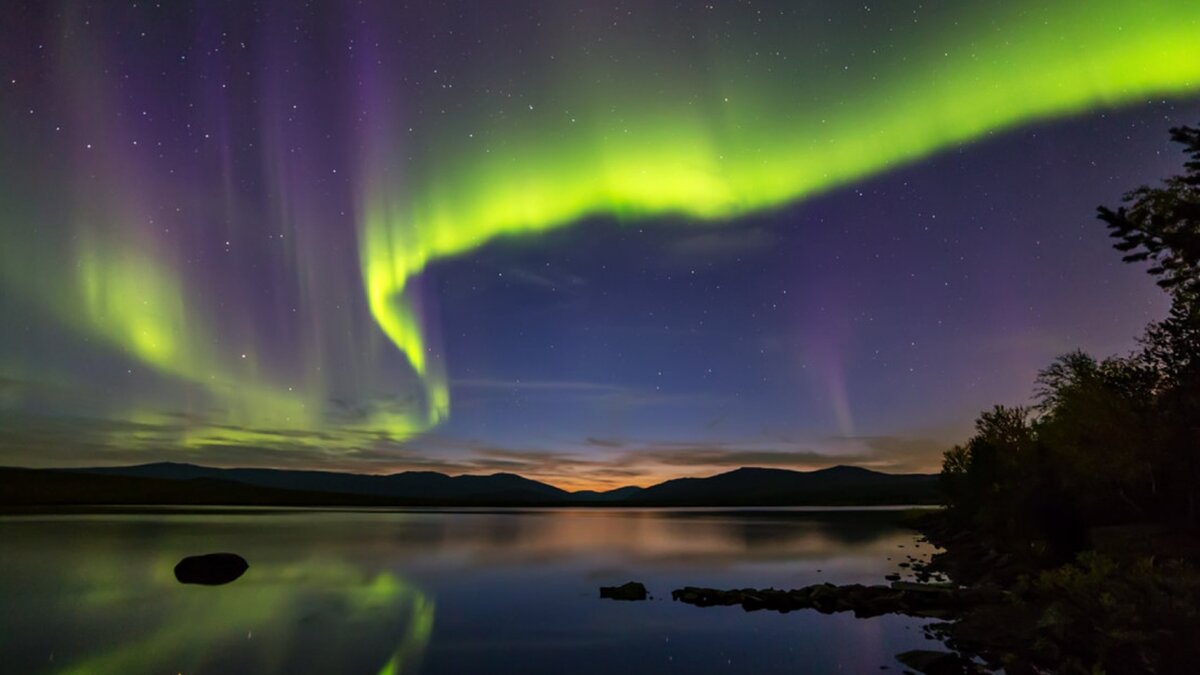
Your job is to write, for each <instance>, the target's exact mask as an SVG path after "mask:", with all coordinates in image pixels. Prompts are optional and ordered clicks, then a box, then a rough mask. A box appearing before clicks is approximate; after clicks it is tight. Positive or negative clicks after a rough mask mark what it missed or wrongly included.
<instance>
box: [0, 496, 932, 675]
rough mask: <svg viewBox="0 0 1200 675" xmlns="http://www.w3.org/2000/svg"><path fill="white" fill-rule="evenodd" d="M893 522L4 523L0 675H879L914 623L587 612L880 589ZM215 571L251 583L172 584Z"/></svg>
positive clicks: (461, 517)
mask: <svg viewBox="0 0 1200 675" xmlns="http://www.w3.org/2000/svg"><path fill="white" fill-rule="evenodd" d="M894 521H895V515H894V514H889V513H867V512H849V513H807V512H784V513H780V512H772V513H745V512H730V511H604V510H560V511H528V512H457V513H449V512H409V513H385V512H360V511H324V512H307V511H238V512H221V511H210V512H170V513H107V514H99V515H95V514H93V515H79V516H20V517H0V541H3V542H4V545H3V546H2V547H0V601H2V604H3V606H4V607H5V608H6V611H5V612H4V613H3V615H2V616H0V658H2V659H3V663H4V664H5V665H4V667H3V668H2V669H3V670H5V672H20V673H31V674H37V673H48V674H49V673H58V674H67V673H72V674H73V673H79V674H83V673H88V674H95V675H107V674H109V673H112V674H117V673H120V674H121V675H126V674H130V673H143V672H145V673H159V672H163V673H165V672H170V673H188V674H195V673H364V674H368V675H373V674H376V673H379V674H385V675H397V674H399V673H411V672H424V673H451V672H468V671H470V672H494V673H507V672H513V673H517V672H521V673H529V672H558V671H559V669H561V668H570V669H572V670H575V671H577V672H584V673H586V672H596V673H603V672H612V671H613V670H621V669H629V668H631V667H633V668H634V669H635V670H638V669H639V668H638V665H639V664H640V666H643V667H642V668H640V669H641V670H644V669H645V666H647V665H648V663H649V662H647V661H637V660H631V659H633V656H631V654H632V652H630V650H631V649H632V650H634V651H635V652H636V653H638V654H641V655H642V658H646V659H652V660H654V662H655V663H656V664H657V665H656V668H657V669H659V670H664V669H665V670H668V671H671V670H674V671H676V672H704V671H707V670H717V669H718V668H717V665H718V661H719V660H720V659H721V658H724V659H726V660H730V659H731V657H730V656H729V655H728V654H727V652H728V653H733V652H737V653H739V654H741V656H740V657H739V658H741V659H743V660H748V661H750V662H753V668H754V671H755V672H772V671H776V672H786V671H789V670H795V667H796V666H797V665H798V662H795V661H794V659H796V658H799V657H797V649H801V653H803V654H804V663H805V664H807V665H806V667H805V668H803V669H807V670H809V671H810V672H822V669H823V668H825V667H828V668H831V669H838V668H843V667H847V666H853V667H848V668H847V669H848V670H850V671H853V670H854V669H855V668H856V667H857V666H860V665H861V666H863V667H867V666H868V665H869V666H870V668H871V669H875V668H878V666H879V665H886V664H888V663H889V662H890V659H891V654H892V653H894V652H895V651H900V650H901V648H904V647H907V648H912V647H913V646H920V642H919V636H918V635H916V633H915V632H914V631H913V630H912V629H913V627H914V625H915V624H914V622H912V621H910V620H899V619H896V618H894V617H893V618H884V619H880V620H870V621H864V622H855V621H853V620H851V621H849V622H847V621H845V620H844V618H838V617H822V616H820V615H816V614H815V613H808V612H800V613H797V614H796V615H793V616H789V617H779V616H775V617H772V618H767V619H764V618H763V617H762V616H759V615H742V614H741V612H740V611H738V612H737V613H736V614H734V613H731V612H723V611H716V612H707V611H705V610H697V609H696V608H692V607H687V606H682V605H678V604H676V603H670V602H654V601H651V602H649V603H615V604H620V605H625V606H622V607H616V606H613V604H614V603H607V604H606V603H601V602H599V601H598V600H596V598H595V594H596V587H597V586H598V585H601V584H606V585H607V584H610V583H622V582H624V581H628V580H629V579H638V580H641V581H644V582H646V583H647V585H648V586H649V587H650V588H651V591H652V593H655V594H656V595H659V596H660V597H661V596H664V595H666V593H667V591H669V590H670V588H673V587H677V586H682V585H687V584H696V585H710V586H723V587H733V586H751V585H752V586H769V585H775V586H779V587H787V586H799V585H806V584H809V583H816V582H819V581H831V582H834V583H851V582H866V583H874V582H878V581H880V578H881V577H882V575H883V574H885V573H887V572H889V571H891V570H892V569H894V567H893V566H894V564H895V563H894V562H888V560H887V559H888V558H889V557H897V560H898V559H899V556H897V553H898V552H905V553H907V552H911V551H912V550H913V548H912V547H913V546H915V545H916V542H915V541H914V537H913V535H912V533H911V532H908V531H906V530H903V529H900V528H898V527H896V525H895V522H894ZM900 547H908V548H907V549H906V550H905V549H901V548H900ZM215 550H228V551H233V552H236V553H239V554H240V555H242V556H244V557H245V558H246V559H247V560H249V562H250V569H249V570H248V571H247V572H246V574H245V575H244V576H243V577H242V578H241V579H239V580H237V581H235V582H233V583H231V584H228V585H226V586H219V587H200V586H187V585H182V584H179V583H178V582H177V581H176V580H175V578H174V576H173V573H172V569H173V567H174V565H175V563H176V562H178V561H179V559H180V558H182V557H183V556H185V555H190V554H195V553H203V552H207V551H215ZM435 601H436V604H437V622H436V624H435V621H434V614H435V612H434V605H435ZM772 635H773V636H776V637H777V638H778V641H774V640H768V636H772ZM806 635H808V636H815V635H820V636H822V637H821V638H820V639H819V640H816V639H815V638H814V641H813V642H812V643H811V644H808V643H806V642H805V640H806V639H807V638H805V637H803V636H806ZM835 644H853V645H854V647H853V649H849V650H844V651H841V650H839V651H832V650H831V648H830V646H829V645H835ZM722 655H724V656H722ZM822 664H824V665H822ZM726 666H728V664H726ZM720 670H722V671H723V672H728V667H725V668H723V669H720Z"/></svg>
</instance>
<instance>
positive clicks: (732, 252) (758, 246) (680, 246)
mask: <svg viewBox="0 0 1200 675" xmlns="http://www.w3.org/2000/svg"><path fill="white" fill-rule="evenodd" d="M776 240H777V237H776V235H774V234H773V233H771V232H770V231H768V230H766V229H765V228H761V227H743V228H738V229H729V230H709V231H705V232H701V233H700V234H693V235H688V236H684V237H679V238H677V239H674V240H673V241H671V242H670V243H669V244H668V245H667V248H668V252H669V254H670V255H671V256H672V257H674V258H675V259H676V262H683V261H688V262H719V261H722V260H734V259H736V258H740V257H745V256H750V255H754V254H756V253H759V252H760V251H765V250H767V249H768V248H770V247H771V246H772V245H773V244H774V243H775V242H776Z"/></svg>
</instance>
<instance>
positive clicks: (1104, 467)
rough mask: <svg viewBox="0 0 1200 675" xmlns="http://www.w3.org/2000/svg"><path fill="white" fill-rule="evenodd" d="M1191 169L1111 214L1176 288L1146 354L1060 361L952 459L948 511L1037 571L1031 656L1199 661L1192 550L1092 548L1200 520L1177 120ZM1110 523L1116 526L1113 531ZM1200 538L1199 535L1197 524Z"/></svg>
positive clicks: (1194, 322)
mask: <svg viewBox="0 0 1200 675" xmlns="http://www.w3.org/2000/svg"><path fill="white" fill-rule="evenodd" d="M1171 134H1172V138H1173V140H1175V141H1176V142H1179V143H1182V144H1183V145H1184V146H1185V150H1186V153H1187V155H1188V157H1189V159H1188V160H1187V162H1186V163H1185V166H1184V171H1183V173H1181V174H1180V175H1177V176H1174V177H1172V178H1170V179H1168V180H1166V181H1165V182H1164V183H1163V185H1161V186H1159V187H1141V188H1138V189H1137V190H1134V191H1133V192H1130V193H1129V194H1128V195H1126V197H1125V199H1124V205H1123V206H1121V207H1120V208H1118V209H1117V210H1115V211H1114V210H1111V209H1107V208H1103V207H1102V208H1101V209H1100V212H1099V217H1100V219H1101V220H1103V221H1104V222H1105V223H1106V225H1107V227H1108V229H1109V233H1110V235H1111V236H1112V237H1114V238H1115V239H1117V243H1116V244H1115V245H1114V246H1115V248H1117V249H1118V250H1119V251H1121V252H1123V253H1125V257H1124V260H1125V261H1126V262H1131V263H1145V264H1147V265H1148V272H1149V273H1150V274H1152V275H1154V276H1155V277H1156V278H1157V282H1158V285H1159V286H1161V287H1162V288H1163V289H1165V290H1166V292H1167V293H1168V294H1169V295H1170V298H1171V309H1170V312H1169V314H1168V315H1167V317H1166V318H1164V319H1162V320H1161V321H1156V322H1153V323H1151V324H1150V325H1149V326H1147V328H1146V330H1145V333H1144V334H1143V335H1142V336H1141V338H1140V340H1139V343H1138V349H1137V350H1136V351H1135V352H1134V353H1132V354H1129V355H1127V356H1120V357H1110V358H1107V359H1103V360H1097V359H1095V358H1094V357H1092V356H1089V355H1088V354H1085V353H1083V352H1079V351H1076V352H1071V353H1069V354H1065V355H1063V356H1061V357H1059V358H1058V359H1057V360H1056V361H1055V362H1054V363H1052V364H1051V365H1050V366H1049V367H1047V368H1046V369H1045V370H1043V371H1042V372H1041V373H1040V375H1039V376H1038V379H1037V383H1036V389H1035V404H1034V406H1033V407H1032V408H1028V409H1026V408H1008V407H1003V406H997V407H995V408H993V409H992V410H990V411H987V412H984V413H982V414H981V415H980V417H979V419H978V421H977V422H976V424H975V435H974V436H972V437H971V438H970V439H969V440H968V441H967V442H966V443H965V444H963V445H958V446H955V447H954V448H952V449H951V450H948V451H947V452H946V453H945V455H944V460H943V465H942V474H941V486H942V489H943V492H944V497H945V501H946V505H947V507H948V508H947V513H948V514H949V515H950V516H951V517H952V518H953V520H954V522H955V523H956V524H957V525H958V526H959V527H967V528H970V529H972V530H974V531H975V532H976V534H978V535H980V536H981V537H983V538H986V539H987V540H989V541H990V542H992V544H993V545H995V546H996V547H997V548H999V549H1006V550H1007V551H1008V552H1012V553H1021V554H1023V555H1024V556H1025V558H1026V559H1027V560H1030V561H1031V562H1032V563H1033V564H1034V565H1036V566H1037V567H1039V568H1040V569H1041V571H1040V572H1037V573H1036V574H1034V575H1033V576H1032V577H1031V578H1032V582H1031V583H1029V584H1026V585H1023V586H1018V588H1017V589H1016V593H1015V595H1016V597H1018V598H1019V600H1018V601H1016V602H1015V603H1014V604H1012V605H1010V606H1009V608H1010V609H1011V608H1020V609H1021V610H1022V611H1026V612H1030V613H1032V614H1035V615H1036V616H1038V617H1039V621H1038V622H1037V626H1036V628H1035V629H1034V630H1033V633H1034V634H1033V635H1032V636H1031V638H1030V640H1031V642H1032V646H1031V647H1030V652H1031V654H1032V655H1033V660H1034V661H1036V662H1040V663H1047V664H1055V665H1056V667H1057V670H1059V671H1060V672H1067V673H1124V672H1130V673H1134V672H1139V673H1140V672H1147V673H1174V672H1191V671H1190V670H1181V668H1188V669H1194V667H1195V664H1196V663H1198V662H1200V642H1198V641H1197V640H1195V639H1194V638H1195V636H1196V635H1200V573H1197V571H1196V568H1195V567H1192V565H1194V564H1195V562H1196V561H1195V559H1194V558H1195V557H1196V554H1195V550H1194V549H1193V550H1192V551H1191V552H1190V553H1181V552H1179V551H1174V552H1173V553H1174V554H1175V557H1174V558H1167V556H1160V558H1159V559H1158V560H1156V559H1155V557H1154V555H1155V554H1162V553H1163V552H1164V551H1165V548H1166V547H1164V546H1163V545H1161V544H1154V543H1151V544H1149V545H1147V546H1144V547H1125V548H1123V549H1122V550H1123V551H1124V557H1125V558H1130V559H1134V560H1136V562H1130V560H1128V559H1124V561H1123V562H1118V561H1115V560H1114V559H1112V558H1109V557H1105V556H1103V555H1100V554H1098V553H1096V552H1095V551H1093V550H1090V542H1089V533H1092V532H1096V533H1098V534H1097V536H1099V533H1101V532H1103V531H1105V530H1099V529H1096V528H1099V527H1101V526H1110V525H1121V527H1118V528H1115V529H1118V530H1120V529H1122V528H1134V529H1137V528H1160V529H1165V530H1167V531H1171V532H1182V533H1184V534H1185V537H1190V539H1189V540H1191V541H1195V534H1196V528H1197V526H1200V495H1198V494H1197V491H1198V489H1200V129H1193V128H1188V127H1182V128H1179V129H1173V130H1172V132H1171ZM1112 529H1114V528H1107V530H1108V531H1111V530H1112ZM1189 532H1190V534H1187V533H1189Z"/></svg>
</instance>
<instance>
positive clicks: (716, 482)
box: [0, 462, 937, 506]
mask: <svg viewBox="0 0 1200 675" xmlns="http://www.w3.org/2000/svg"><path fill="white" fill-rule="evenodd" d="M936 501H937V494H936V476H933V475H930V474H887V473H881V472H878V471H872V470H870V469H865V468H862V467H855V466H835V467H831V468H828V469H820V470H816V471H790V470H786V469H765V468H741V469H736V470H733V471H729V472H726V473H722V474H718V475H715V476H710V477H707V478H676V479H673V480H668V481H666V482H663V483H659V484H657V485H652V486H650V487H645V488H642V487H633V486H630V487H623V488H617V489H615V490H609V491H604V492H596V491H580V492H568V491H566V490H562V489H560V488H557V487H554V486H552V485H547V484H545V483H541V482H538V481H535V480H530V479H528V478H524V477H522V476H518V475H515V474H511V473H497V474H492V475H487V476H478V475H462V476H448V475H446V474H442V473H437V472H433V471H406V472H402V473H395V474H389V475H366V474H353V473H339V472H332V471H301V470H290V469H224V468H213V467H205V466H198V465H195V464H181V463H174V462H160V463H154V464H140V465H136V466H124V467H93V468H78V469H20V468H0V505H9V506H20V505H46V506H49V505H88V504H161V505H168V504H195V505H200V504H206V505H207V504H211V505H217V504H227V505H280V506H315V505H328V506H334V505H345V506H816V505H887V504H927V503H934V502H936Z"/></svg>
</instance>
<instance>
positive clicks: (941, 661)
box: [896, 649, 982, 675]
mask: <svg viewBox="0 0 1200 675" xmlns="http://www.w3.org/2000/svg"><path fill="white" fill-rule="evenodd" d="M896 660H897V661H899V662H900V663H903V664H904V665H906V666H908V667H909V668H912V669H913V670H915V671H917V672H918V673H924V674H925V675H967V674H970V673H979V672H982V671H981V670H980V669H979V668H978V667H977V666H976V665H975V664H974V663H972V662H971V661H968V660H967V659H964V658H963V657H961V656H959V655H958V654H955V653H953V652H938V651H932V650H928V649H914V650H912V651H910V652H904V653H902V654H897V655H896Z"/></svg>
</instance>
